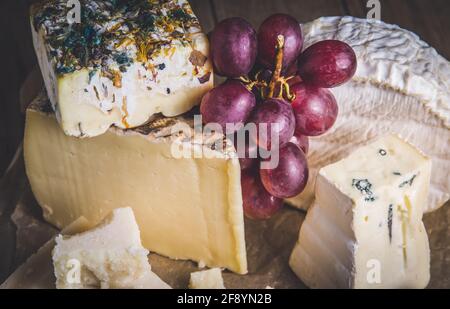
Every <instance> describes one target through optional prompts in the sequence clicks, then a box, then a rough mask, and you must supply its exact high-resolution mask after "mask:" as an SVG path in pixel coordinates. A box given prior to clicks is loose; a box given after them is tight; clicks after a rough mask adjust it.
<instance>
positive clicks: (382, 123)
mask: <svg viewBox="0 0 450 309" xmlns="http://www.w3.org/2000/svg"><path fill="white" fill-rule="evenodd" d="M302 28H303V33H304V36H305V48H306V47H308V46H310V45H312V44H313V43H315V42H317V41H320V40H325V39H338V40H342V41H344V42H346V43H348V44H349V45H350V46H352V47H353V49H354V50H355V53H356V55H357V59H358V69H357V71H356V74H355V76H354V78H353V79H352V80H351V81H350V82H348V83H347V84H345V85H343V86H340V87H337V88H334V89H332V91H333V93H334V94H335V96H336V99H337V101H338V104H339V115H338V118H337V121H336V123H335V125H334V126H333V128H332V129H331V130H330V131H329V132H328V133H326V134H325V135H323V136H320V137H316V138H311V139H310V142H311V143H310V152H309V154H308V163H309V166H310V172H311V177H310V182H309V183H308V186H307V188H306V190H305V191H304V192H303V193H302V194H300V195H299V196H297V197H295V198H293V199H290V200H289V202H290V203H291V204H292V205H294V206H296V207H298V208H302V209H307V208H308V207H309V205H310V203H311V201H312V199H313V197H314V192H313V191H314V182H315V176H316V175H317V171H318V169H320V168H321V167H323V166H325V165H327V164H330V163H332V162H336V161H338V160H340V159H342V158H343V157H345V156H347V155H348V154H349V153H350V152H351V151H353V150H354V149H355V148H356V147H359V146H361V145H364V144H366V143H367V142H368V141H369V140H371V139H373V138H376V137H379V136H382V135H384V134H387V133H390V132H394V133H397V134H399V135H401V136H402V137H403V138H404V139H406V140H407V141H409V142H411V143H412V144H414V145H416V146H417V147H419V148H420V149H421V150H422V151H423V152H424V153H426V154H427V155H428V156H429V157H430V158H431V159H432V161H433V170H432V175H431V188H430V195H429V200H428V205H427V206H426V208H425V212H430V211H433V210H435V209H437V208H439V207H440V206H442V205H443V204H445V202H446V201H447V200H448V199H449V197H450V177H448V173H449V170H450V152H449V151H448V147H449V145H450V91H449V89H450V64H449V62H448V61H447V60H446V59H444V58H443V57H442V56H440V55H439V54H438V53H437V52H436V50H435V49H433V48H432V47H430V46H429V45H427V44H426V43H425V42H423V41H421V40H420V39H419V37H417V35H415V34H413V33H411V32H409V31H407V30H404V29H401V28H400V27H398V26H395V25H389V24H386V23H383V22H381V21H377V20H365V19H358V18H353V17H348V16H346V17H323V18H319V19H317V20H315V21H313V22H310V23H307V24H305V25H303V27H302Z"/></svg>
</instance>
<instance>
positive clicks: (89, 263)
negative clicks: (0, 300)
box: [53, 207, 170, 289]
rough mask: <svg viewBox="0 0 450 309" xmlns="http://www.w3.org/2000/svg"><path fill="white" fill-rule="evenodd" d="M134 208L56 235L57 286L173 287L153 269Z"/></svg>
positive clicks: (54, 254) (54, 261)
mask: <svg viewBox="0 0 450 309" xmlns="http://www.w3.org/2000/svg"><path fill="white" fill-rule="evenodd" d="M148 253H149V252H148V250H147V249H145V248H144V247H142V244H141V239H140V235H139V228H138V226H137V224H136V220H135V218H134V214H133V211H132V209H131V208H129V207H127V208H119V209H115V210H114V211H113V212H112V213H111V214H110V215H109V216H108V217H107V218H105V219H104V220H103V222H102V223H100V224H99V225H98V226H97V227H95V228H94V229H92V230H89V231H86V232H83V233H81V234H77V235H73V236H62V235H59V236H58V237H56V246H55V248H54V249H53V265H54V268H55V277H56V287H57V288H60V289H61V288H98V287H101V288H143V289H145V288H149V289H151V288H161V289H164V288H170V287H169V286H168V285H167V284H166V283H165V282H163V281H162V280H161V279H160V278H159V277H158V276H157V275H155V274H154V273H153V272H152V271H151V267H150V264H149V263H148V259H147V255H148Z"/></svg>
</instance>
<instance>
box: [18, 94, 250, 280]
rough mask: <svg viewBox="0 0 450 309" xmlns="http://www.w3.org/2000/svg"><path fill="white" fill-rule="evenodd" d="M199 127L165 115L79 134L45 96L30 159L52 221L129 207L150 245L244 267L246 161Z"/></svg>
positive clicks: (30, 129) (33, 124) (30, 134)
mask: <svg viewBox="0 0 450 309" xmlns="http://www.w3.org/2000/svg"><path fill="white" fill-rule="evenodd" d="M192 126H193V121H192V117H191V118H189V117H176V118H165V117H162V116H161V117H159V118H157V119H155V120H153V121H151V122H149V123H147V124H146V125H144V126H141V127H138V128H136V129H133V130H122V129H118V128H114V127H112V128H110V129H109V130H108V131H107V132H106V133H105V134H102V135H100V136H97V137H93V138H86V139H79V138H75V137H70V136H67V135H65V134H64V133H63V132H62V130H61V129H60V127H59V126H58V123H57V121H56V119H55V115H54V113H53V112H52V111H51V108H50V106H49V102H48V98H47V97H46V96H45V95H42V94H41V96H39V97H38V98H37V99H36V100H34V101H33V102H32V103H31V105H30V107H29V108H28V109H27V113H26V125H25V139H24V158H25V167H26V172H27V176H28V179H29V181H30V185H31V188H32V191H33V193H34V195H35V197H36V199H37V201H38V203H39V204H40V205H41V207H42V208H43V210H44V217H45V219H46V220H47V221H49V222H50V223H52V224H54V225H56V226H57V227H59V228H63V227H65V226H66V225H67V224H69V223H70V222H72V221H73V220H74V219H76V218H78V217H80V216H84V217H86V219H87V220H89V222H92V223H93V224H96V223H98V222H99V221H100V220H102V219H103V218H104V217H105V216H106V215H107V214H108V213H110V212H111V211H112V210H113V209H115V208H120V207H127V206H129V207H132V208H133V211H134V214H135V216H136V220H137V222H138V225H139V228H140V232H141V237H142V242H143V245H144V247H146V248H147V249H149V250H150V251H152V252H156V253H159V254H162V255H165V256H168V257H171V258H174V259H190V260H194V261H197V262H202V263H204V264H205V265H207V266H209V267H225V268H228V269H230V270H232V271H234V272H237V273H246V272H247V260H246V252H245V237H244V218H243V209H242V193H241V183H240V166H239V160H238V158H237V156H236V153H235V151H234V147H233V145H232V144H230V143H229V142H228V141H225V143H224V144H225V147H223V148H222V149H220V148H217V142H218V141H223V140H224V137H223V136H222V135H219V134H215V135H208V134H206V133H205V134H195V133H194V129H193V127H192ZM186 151H187V153H186Z"/></svg>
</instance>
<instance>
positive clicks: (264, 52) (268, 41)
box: [258, 14, 303, 69]
mask: <svg viewBox="0 0 450 309" xmlns="http://www.w3.org/2000/svg"><path fill="white" fill-rule="evenodd" d="M279 35H283V36H284V52H283V68H286V67H288V66H289V65H290V64H291V63H293V62H294V61H295V60H296V59H297V57H298V55H299V54H300V51H301V50H302V46H303V36H302V29H301V28H300V24H299V23H298V21H297V20H296V19H295V18H293V17H292V16H289V15H286V14H274V15H272V16H270V17H268V18H267V19H266V20H265V21H264V22H263V23H262V24H261V26H260V27H259V31H258V60H259V61H260V62H261V63H262V64H263V65H264V66H265V67H267V68H269V69H274V68H275V56H276V46H277V38H278V36H279Z"/></svg>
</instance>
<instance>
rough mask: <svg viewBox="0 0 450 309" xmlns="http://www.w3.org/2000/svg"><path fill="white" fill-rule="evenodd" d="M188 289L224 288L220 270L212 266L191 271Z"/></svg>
mask: <svg viewBox="0 0 450 309" xmlns="http://www.w3.org/2000/svg"><path fill="white" fill-rule="evenodd" d="M189 288H190V289H225V286H224V285H223V278H222V270H221V269H220V268H212V269H208V270H202V271H196V272H193V273H191V279H190V280H189Z"/></svg>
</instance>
